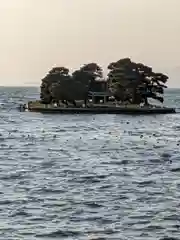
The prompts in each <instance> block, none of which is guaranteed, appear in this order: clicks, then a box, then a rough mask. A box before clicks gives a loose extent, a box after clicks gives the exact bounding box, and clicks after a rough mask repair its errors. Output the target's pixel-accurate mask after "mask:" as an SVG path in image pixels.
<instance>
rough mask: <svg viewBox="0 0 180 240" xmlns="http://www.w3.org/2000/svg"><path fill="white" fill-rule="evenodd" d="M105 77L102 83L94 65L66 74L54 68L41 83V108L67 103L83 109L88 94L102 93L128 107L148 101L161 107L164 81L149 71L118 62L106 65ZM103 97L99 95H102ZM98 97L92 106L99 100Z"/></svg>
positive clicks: (130, 63)
mask: <svg viewBox="0 0 180 240" xmlns="http://www.w3.org/2000/svg"><path fill="white" fill-rule="evenodd" d="M108 71H109V72H108V75H107V77H106V78H105V79H103V71H102V68H101V67H100V66H99V65H98V64H96V63H89V64H85V65H83V66H82V67H80V69H78V70H76V71H74V72H73V73H72V74H70V71H69V69H68V68H65V67H55V68H53V69H51V70H50V71H49V72H48V74H47V75H46V76H45V77H44V78H43V79H42V84H41V93H40V98H41V102H42V103H45V104H51V103H57V104H58V105H59V104H60V103H64V104H68V103H71V104H73V105H74V106H76V105H77V101H78V100H82V101H84V104H85V105H87V103H88V101H89V99H91V96H90V93H92V92H96V93H97V92H99V93H104V94H105V93H106V96H107V97H106V100H107V101H110V100H111V101H112V97H111V96H113V97H114V99H115V100H116V102H121V103H129V104H145V105H148V99H149V98H152V99H155V100H157V101H159V102H161V103H163V101H164V98H163V94H164V88H166V85H165V84H166V82H167V80H168V77H167V76H166V75H164V74H162V73H155V72H153V71H152V68H151V67H148V66H146V65H144V64H142V63H135V62H132V61H131V59H130V58H124V59H120V60H118V61H117V62H112V63H110V64H109V65H108ZM102 95H103V94H102ZM103 98H104V96H103V97H102V96H101V94H99V96H96V97H95V102H96V103H98V102H99V101H100V100H102V99H103Z"/></svg>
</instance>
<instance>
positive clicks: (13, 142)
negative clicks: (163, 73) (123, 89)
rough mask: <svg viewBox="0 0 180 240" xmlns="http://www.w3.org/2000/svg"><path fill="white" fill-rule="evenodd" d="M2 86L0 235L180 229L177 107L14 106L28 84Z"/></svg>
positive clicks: (126, 234)
mask: <svg viewBox="0 0 180 240" xmlns="http://www.w3.org/2000/svg"><path fill="white" fill-rule="evenodd" d="M0 93H1V95H0V111H1V116H0V126H1V128H0V150H1V151H0V239H6V240H16V239H24V240H32V239H36V240H37V239H39V240H51V239H69V240H70V239H78V240H86V239H89V240H90V239H91V240H95V239H96V240H97V239H99V240H102V239H112V240H116V239H117V240H120V239H122V240H126V239H128V240H129V239H133V240H136V239H137V240H140V239H142V240H144V239H146V240H148V239H149V240H154V239H172V237H173V238H174V239H178V238H179V237H180V216H179V214H178V212H179V207H180V162H179V160H180V147H179V145H180V115H179V114H177V115H154V116H125V115H41V114H38V113H28V112H25V113H19V112H18V111H17V110H16V107H17V104H18V103H19V102H22V101H23V100H27V99H30V98H33V97H32V96H33V94H36V91H35V89H23V88H22V89H21V88H20V89H18V88H13V89H11V88H7V89H6V88H2V89H1V90H0ZM168 94H169V95H168V96H169V99H170V100H169V101H172V100H173V96H174V95H173V93H168ZM174 94H175V93H174ZM176 94H177V93H176ZM176 103H177V102H176Z"/></svg>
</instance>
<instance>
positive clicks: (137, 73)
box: [108, 58, 168, 104]
mask: <svg viewBox="0 0 180 240" xmlns="http://www.w3.org/2000/svg"><path fill="white" fill-rule="evenodd" d="M108 69H109V74H108V81H109V87H110V89H111V91H112V92H113V94H114V96H115V98H116V99H118V100H120V101H128V102H129V103H133V104H140V103H144V104H148V98H152V99H156V100H158V101H160V102H163V101H164V98H163V96H162V95H163V93H164V88H166V87H167V86H166V85H164V84H165V83H166V82H167V80H168V77H167V76H166V75H164V74H162V73H154V72H153V71H152V68H151V67H148V66H145V65H143V64H142V63H135V62H132V61H131V59H129V58H125V59H121V60H119V61H117V62H113V63H110V64H109V66H108Z"/></svg>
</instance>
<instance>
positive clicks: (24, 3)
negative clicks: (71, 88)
mask: <svg viewBox="0 0 180 240" xmlns="http://www.w3.org/2000/svg"><path fill="white" fill-rule="evenodd" d="M179 11H180V0H0V85H24V84H30V83H31V84H32V83H33V84H36V85H40V81H41V78H42V77H43V76H44V75H45V74H46V72H47V71H49V70H50V69H51V67H53V66H66V67H69V68H70V69H76V68H78V67H79V66H80V65H82V64H84V63H88V62H92V61H93V62H97V63H99V64H100V65H101V66H102V67H103V68H106V66H107V65H108V63H109V62H111V61H116V60H118V59H120V58H123V57H131V58H132V60H133V61H138V62H143V63H145V64H147V65H150V66H152V67H153V68H154V70H155V71H158V72H159V71H163V72H164V73H166V74H168V75H169V77H170V79H169V83H168V85H169V86H170V87H180V79H179V78H180V14H179Z"/></svg>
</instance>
